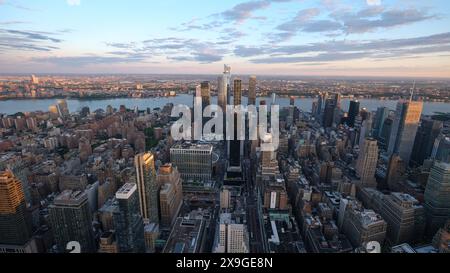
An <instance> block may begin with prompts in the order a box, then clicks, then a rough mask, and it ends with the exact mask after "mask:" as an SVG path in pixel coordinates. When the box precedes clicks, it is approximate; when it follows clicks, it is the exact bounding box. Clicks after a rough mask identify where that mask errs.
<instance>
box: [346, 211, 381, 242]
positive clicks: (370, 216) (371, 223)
mask: <svg viewBox="0 0 450 273" xmlns="http://www.w3.org/2000/svg"><path fill="white" fill-rule="evenodd" d="M386 229H387V223H386V222H385V221H384V220H383V218H382V217H381V215H379V214H377V213H376V212H375V211H373V210H367V209H363V208H362V207H351V208H348V209H347V210H346V212H345V220H344V225H343V230H344V233H345V235H347V237H348V239H349V240H350V242H351V243H352V245H353V246H354V247H360V246H362V245H363V244H364V243H368V242H373V241H375V242H379V243H380V244H383V243H384V240H385V238H386Z"/></svg>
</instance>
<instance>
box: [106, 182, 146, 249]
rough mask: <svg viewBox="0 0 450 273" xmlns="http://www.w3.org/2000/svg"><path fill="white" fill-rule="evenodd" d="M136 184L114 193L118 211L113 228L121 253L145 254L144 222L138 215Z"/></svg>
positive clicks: (128, 185) (129, 184)
mask: <svg viewBox="0 0 450 273" xmlns="http://www.w3.org/2000/svg"><path fill="white" fill-rule="evenodd" d="M137 193H138V191H137V186H136V184H132V183H127V184H125V185H123V187H122V188H120V189H119V190H118V191H117V193H116V200H117V202H118V209H117V210H116V211H115V212H114V216H113V218H114V228H115V229H116V238H117V244H118V247H119V252H121V253H143V252H145V242H144V222H143V220H142V217H141V215H140V209H139V199H138V195H137Z"/></svg>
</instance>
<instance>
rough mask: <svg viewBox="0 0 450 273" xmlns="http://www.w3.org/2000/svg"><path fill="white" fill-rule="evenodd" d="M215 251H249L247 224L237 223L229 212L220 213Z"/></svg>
mask: <svg viewBox="0 0 450 273" xmlns="http://www.w3.org/2000/svg"><path fill="white" fill-rule="evenodd" d="M216 236H217V237H218V238H216V242H217V245H216V246H215V249H214V252H215V253H249V236H248V231H247V226H246V225H244V224H242V223H237V222H236V220H235V219H233V215H232V214H231V213H222V214H220V222H219V230H218V232H217V234H216Z"/></svg>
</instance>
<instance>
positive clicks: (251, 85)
mask: <svg viewBox="0 0 450 273" xmlns="http://www.w3.org/2000/svg"><path fill="white" fill-rule="evenodd" d="M248 105H256V76H250V79H249V81H248Z"/></svg>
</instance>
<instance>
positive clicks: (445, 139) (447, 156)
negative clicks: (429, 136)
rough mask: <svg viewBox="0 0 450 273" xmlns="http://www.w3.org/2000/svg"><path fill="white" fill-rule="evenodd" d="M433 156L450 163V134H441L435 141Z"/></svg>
mask: <svg viewBox="0 0 450 273" xmlns="http://www.w3.org/2000/svg"><path fill="white" fill-rule="evenodd" d="M431 158H432V159H435V160H439V161H442V162H447V163H450V136H446V135H445V134H440V135H439V136H438V137H437V138H436V141H435V142H434V147H433V152H432V153H431Z"/></svg>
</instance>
